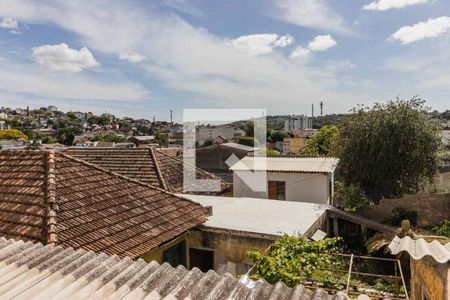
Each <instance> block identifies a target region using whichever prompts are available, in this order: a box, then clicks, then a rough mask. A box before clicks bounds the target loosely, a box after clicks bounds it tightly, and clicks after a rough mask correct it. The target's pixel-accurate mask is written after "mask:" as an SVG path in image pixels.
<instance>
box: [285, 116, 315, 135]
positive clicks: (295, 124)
mask: <svg viewBox="0 0 450 300" xmlns="http://www.w3.org/2000/svg"><path fill="white" fill-rule="evenodd" d="M311 128H312V118H310V117H308V116H304V115H299V116H289V117H288V118H287V119H285V120H284V131H296V130H306V129H311Z"/></svg>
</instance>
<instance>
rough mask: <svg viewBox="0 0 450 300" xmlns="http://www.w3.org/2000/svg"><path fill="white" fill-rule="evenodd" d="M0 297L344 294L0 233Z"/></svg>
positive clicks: (309, 299)
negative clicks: (10, 237)
mask: <svg viewBox="0 0 450 300" xmlns="http://www.w3.org/2000/svg"><path fill="white" fill-rule="evenodd" d="M0 298H1V299H12V298H14V299H50V298H51V299H130V300H131V299H133V300H138V299H166V300H172V299H195V300H202V299H218V300H220V299H261V300H265V299H277V300H285V299H286V300H287V299H289V300H313V299H314V300H348V299H349V297H348V296H347V295H345V294H344V293H342V292H338V293H337V294H336V295H334V296H330V295H328V293H327V292H326V291H324V290H321V289H317V290H315V291H314V292H312V293H311V292H309V291H307V290H306V289H305V288H303V287H302V286H297V287H295V288H289V287H287V286H285V285H284V284H282V283H277V284H275V285H271V284H268V283H267V282H266V281H264V280H258V281H256V282H253V281H249V282H247V283H246V284H244V283H242V282H240V281H238V280H237V279H236V278H234V277H233V276H232V275H230V274H225V275H223V276H221V275H218V274H217V273H215V272H214V271H209V272H207V273H202V272H201V271H200V270H199V269H197V268H194V269H192V270H190V271H189V270H186V269H185V268H184V267H182V266H179V267H177V268H173V267H171V266H170V265H169V264H167V263H164V264H162V265H159V264H158V263H156V262H154V261H153V262H151V263H148V264H147V263H146V262H144V261H143V260H141V259H139V260H137V261H133V260H131V259H130V258H123V259H120V258H118V257H117V256H115V255H114V256H108V255H105V254H103V253H102V254H98V255H97V254H95V253H93V252H91V251H89V252H87V251H85V250H77V251H74V250H73V249H72V248H63V247H60V246H53V245H48V246H43V245H41V244H39V243H37V244H33V243H31V242H23V241H13V240H6V239H5V238H0Z"/></svg>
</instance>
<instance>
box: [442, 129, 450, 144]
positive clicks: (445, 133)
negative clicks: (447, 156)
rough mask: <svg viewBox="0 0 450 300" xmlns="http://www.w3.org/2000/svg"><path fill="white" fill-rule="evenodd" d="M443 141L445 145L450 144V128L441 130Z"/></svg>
mask: <svg viewBox="0 0 450 300" xmlns="http://www.w3.org/2000/svg"><path fill="white" fill-rule="evenodd" d="M440 135H441V138H442V143H443V144H444V145H450V130H441V132H440Z"/></svg>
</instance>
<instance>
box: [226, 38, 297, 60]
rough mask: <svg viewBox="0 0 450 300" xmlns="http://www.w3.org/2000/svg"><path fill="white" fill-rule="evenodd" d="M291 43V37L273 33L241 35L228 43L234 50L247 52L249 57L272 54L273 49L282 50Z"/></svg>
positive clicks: (292, 40)
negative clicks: (278, 48)
mask: <svg viewBox="0 0 450 300" xmlns="http://www.w3.org/2000/svg"><path fill="white" fill-rule="evenodd" d="M293 42H294V38H293V37H292V36H290V35H284V36H278V35H277V34H275V33H272V34H267V33H265V34H250V35H243V36H240V37H238V38H236V39H234V40H231V41H230V43H231V44H232V45H233V46H234V47H235V48H236V49H238V50H241V51H245V52H248V53H249V54H251V55H262V54H268V53H271V52H272V50H273V48H276V47H280V48H284V47H286V46H288V45H290V44H292V43H293Z"/></svg>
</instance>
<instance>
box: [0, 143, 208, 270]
mask: <svg viewBox="0 0 450 300" xmlns="http://www.w3.org/2000/svg"><path fill="white" fill-rule="evenodd" d="M0 161H1V162H2V168H1V169H0V186H1V187H2V188H1V202H0V206H1V207H0V234H1V235H2V236H4V237H6V238H8V239H10V238H12V239H23V240H28V241H34V242H42V243H44V244H55V245H62V246H66V247H72V248H75V249H78V248H81V249H84V250H87V251H94V252H104V253H107V254H109V255H118V256H119V257H125V256H129V257H131V258H139V257H140V258H143V259H145V260H147V261H151V260H156V261H158V262H163V261H168V262H170V263H173V264H174V265H178V264H179V262H180V261H182V258H183V257H185V256H186V255H187V252H186V237H187V231H188V230H190V229H192V228H194V227H196V226H198V225H200V224H201V223H203V222H204V221H206V218H207V212H206V210H205V208H203V207H202V206H201V205H199V204H196V203H194V202H192V201H189V200H186V199H183V198H180V197H177V196H175V195H174V194H172V193H168V192H166V191H163V190H161V189H157V188H155V187H152V186H149V185H147V184H144V183H140V182H138V181H136V180H130V179H128V178H126V177H125V176H121V175H119V174H117V173H113V172H110V171H107V170H104V169H102V168H99V167H97V166H94V165H92V164H89V163H87V162H85V161H83V160H80V159H77V158H74V157H71V156H69V155H67V154H65V153H63V152H60V151H1V152H0Z"/></svg>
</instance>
